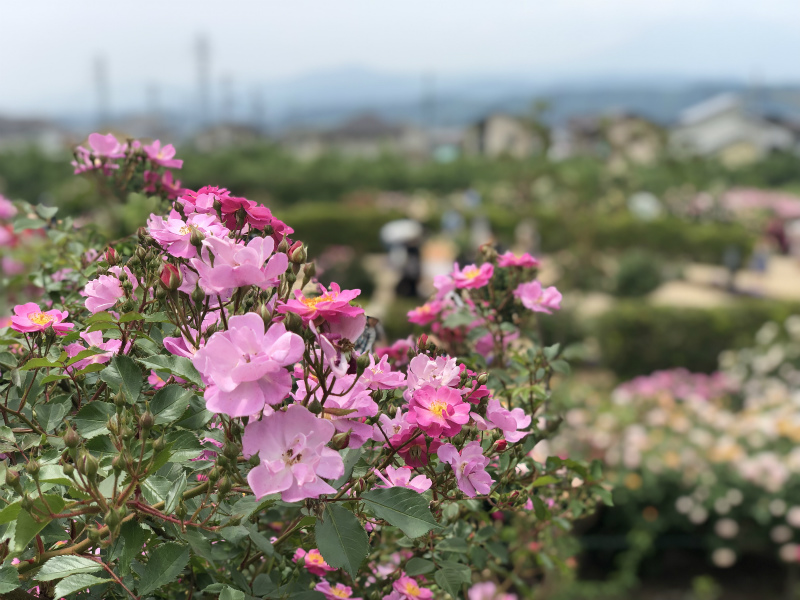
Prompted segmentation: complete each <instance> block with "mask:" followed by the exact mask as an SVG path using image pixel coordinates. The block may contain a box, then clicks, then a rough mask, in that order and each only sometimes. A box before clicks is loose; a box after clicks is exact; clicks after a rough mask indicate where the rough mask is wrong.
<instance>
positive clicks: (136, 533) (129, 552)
mask: <svg viewBox="0 0 800 600" xmlns="http://www.w3.org/2000/svg"><path fill="white" fill-rule="evenodd" d="M119 537H120V539H124V540H125V542H124V545H123V546H122V550H121V551H120V555H119V565H120V566H119V568H120V570H121V571H122V573H123V574H127V573H129V572H130V569H131V567H130V565H131V562H133V560H134V559H136V558H141V556H142V551H143V546H144V544H145V543H146V542H147V538H149V537H150V533H149V532H148V531H147V530H145V529H143V528H142V526H141V525H139V523H137V522H136V521H135V520H134V521H126V522H125V523H123V524H122V527H121V528H120V532H119Z"/></svg>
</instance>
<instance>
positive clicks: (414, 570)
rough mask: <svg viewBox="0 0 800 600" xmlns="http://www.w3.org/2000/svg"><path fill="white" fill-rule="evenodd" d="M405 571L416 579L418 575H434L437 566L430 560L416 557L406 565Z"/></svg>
mask: <svg viewBox="0 0 800 600" xmlns="http://www.w3.org/2000/svg"><path fill="white" fill-rule="evenodd" d="M404 570H405V572H406V574H407V575H409V576H411V577H416V576H417V575H425V574H426V573H432V572H433V571H435V570H436V565H435V564H433V562H431V561H429V560H425V559H424V558H418V557H416V556H415V557H414V558H412V559H411V560H409V561H408V562H407V563H406V566H405V567H404Z"/></svg>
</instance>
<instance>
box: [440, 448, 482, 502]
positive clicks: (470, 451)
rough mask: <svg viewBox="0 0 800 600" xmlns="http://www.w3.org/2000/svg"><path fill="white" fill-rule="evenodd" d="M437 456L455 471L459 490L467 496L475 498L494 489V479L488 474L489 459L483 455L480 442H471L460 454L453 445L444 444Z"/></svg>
mask: <svg viewBox="0 0 800 600" xmlns="http://www.w3.org/2000/svg"><path fill="white" fill-rule="evenodd" d="M437 456H438V457H439V460H441V461H442V462H446V463H447V464H449V465H450V467H451V468H452V469H453V472H454V473H455V474H456V482H457V483H458V489H460V490H461V491H462V492H464V494H465V495H466V496H469V497H470V498H474V497H475V495H476V494H488V493H489V491H490V490H491V489H492V483H493V479H492V478H491V477H490V476H489V473H487V472H486V466H487V465H488V464H489V459H488V458H487V457H485V456H484V455H483V449H482V448H481V445H480V443H479V442H477V441H473V442H470V443H469V444H467V445H466V446H464V448H463V449H462V450H461V453H460V454H459V452H458V450H456V447H455V446H453V444H444V445H443V446H442V447H441V448H439V451H438V452H437Z"/></svg>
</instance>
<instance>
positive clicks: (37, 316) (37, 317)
mask: <svg viewBox="0 0 800 600" xmlns="http://www.w3.org/2000/svg"><path fill="white" fill-rule="evenodd" d="M28 319H29V320H30V321H31V322H32V323H36V324H37V325H47V324H48V323H49V322H50V321H52V320H53V319H54V317H51V316H50V315H46V314H44V313H43V312H41V311H38V312H32V313H28Z"/></svg>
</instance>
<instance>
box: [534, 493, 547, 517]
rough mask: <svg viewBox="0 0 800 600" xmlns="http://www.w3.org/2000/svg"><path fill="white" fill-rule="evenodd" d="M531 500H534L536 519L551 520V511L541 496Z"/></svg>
mask: <svg viewBox="0 0 800 600" xmlns="http://www.w3.org/2000/svg"><path fill="white" fill-rule="evenodd" d="M531 499H532V500H533V510H534V512H535V513H536V518H537V519H539V520H540V521H544V520H546V519H549V518H550V510H548V508H547V507H546V506H545V504H544V502H543V501H542V499H541V498H539V496H532V497H531Z"/></svg>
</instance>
